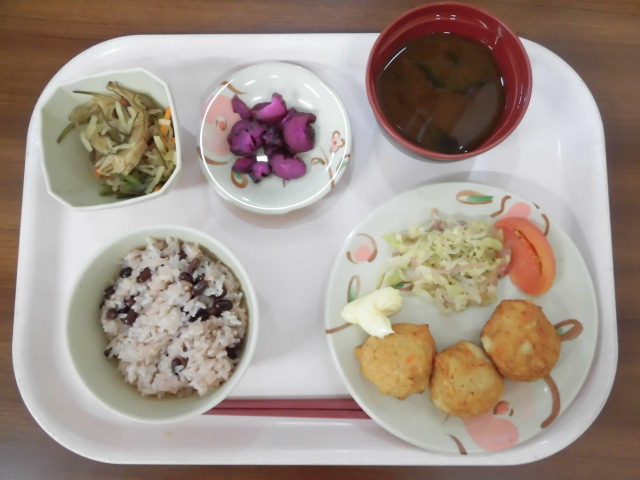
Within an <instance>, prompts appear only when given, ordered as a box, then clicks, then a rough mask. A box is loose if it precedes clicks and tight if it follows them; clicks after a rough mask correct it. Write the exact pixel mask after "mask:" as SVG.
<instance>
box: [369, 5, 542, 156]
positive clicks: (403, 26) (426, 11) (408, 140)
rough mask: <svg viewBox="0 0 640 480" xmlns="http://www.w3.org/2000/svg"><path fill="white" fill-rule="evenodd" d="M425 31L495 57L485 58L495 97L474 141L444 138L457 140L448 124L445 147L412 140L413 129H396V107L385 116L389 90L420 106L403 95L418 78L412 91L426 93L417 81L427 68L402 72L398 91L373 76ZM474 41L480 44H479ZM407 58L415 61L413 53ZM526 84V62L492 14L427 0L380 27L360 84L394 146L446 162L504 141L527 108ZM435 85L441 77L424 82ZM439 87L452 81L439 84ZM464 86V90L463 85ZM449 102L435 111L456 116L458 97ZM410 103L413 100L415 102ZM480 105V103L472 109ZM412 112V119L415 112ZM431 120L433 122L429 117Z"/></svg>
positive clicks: (427, 77)
mask: <svg viewBox="0 0 640 480" xmlns="http://www.w3.org/2000/svg"><path fill="white" fill-rule="evenodd" d="M430 34H439V35H438V36H439V37H440V38H445V41H451V40H456V41H457V40H459V39H457V38H452V37H464V40H463V42H466V44H474V45H475V47H474V48H479V49H480V50H483V51H484V52H485V53H484V54H483V55H484V56H485V57H487V58H489V59H491V58H493V60H495V62H493V61H491V60H489V61H491V63H493V64H494V65H496V64H497V70H496V76H495V80H496V81H495V82H494V85H495V87H496V88H497V89H499V92H500V96H499V101H496V103H495V105H493V107H492V108H494V110H495V113H494V116H493V117H492V123H491V125H489V126H486V127H484V128H485V129H484V130H483V135H481V136H478V137H475V144H472V143H467V144H466V145H460V144H459V143H454V142H453V141H451V142H450V141H449V139H451V138H454V140H455V141H457V140H456V139H455V135H453V133H455V132H454V130H451V132H447V133H445V135H446V139H447V146H446V148H440V144H438V148H436V147H433V146H431V145H429V146H426V145H425V142H423V141H418V140H416V139H417V138H418V137H416V136H415V135H414V136H413V137H410V136H409V135H407V134H406V133H403V132H402V131H401V128H402V126H401V125H400V124H399V122H398V120H397V119H398V116H397V113H396V114H395V115H396V117H394V118H395V119H393V120H391V119H390V114H389V111H390V110H389V108H388V107H385V105H388V102H389V98H390V95H391V96H393V95H395V96H396V98H398V96H401V97H403V100H402V102H404V105H405V106H406V105H409V107H407V108H409V109H411V108H415V109H416V110H418V109H419V108H422V110H421V111H422V112H424V111H425V109H424V107H418V105H419V101H418V100H415V101H414V99H412V98H411V97H410V96H409V97H407V91H409V90H411V91H414V90H416V88H414V87H416V84H420V85H419V88H418V89H417V90H416V91H417V92H418V93H416V94H415V95H422V96H425V95H426V96H428V95H429V94H425V92H424V91H422V90H421V89H423V87H424V85H422V83H423V82H426V83H430V82H431V83H433V82H432V80H433V78H432V77H430V75H431V74H430V73H429V72H427V73H428V74H425V75H423V77H424V78H422V77H420V76H419V75H418V76H416V75H407V76H406V77H405V80H404V81H405V82H409V84H410V87H409V88H407V85H406V83H405V84H404V85H403V86H402V87H400V92H398V91H396V92H395V93H394V92H391V93H390V92H389V91H387V92H385V91H384V88H383V87H381V81H379V77H380V75H382V72H383V71H385V69H387V68H389V65H390V64H391V63H392V61H396V58H399V56H400V55H401V54H402V52H403V51H405V49H406V48H407V45H410V44H411V43H412V42H414V41H415V40H416V39H419V38H423V37H425V36H428V35H430ZM445 35H446V37H445ZM431 38H433V37H431ZM469 40H471V42H469ZM478 43H479V44H481V46H480V47H479V46H478ZM438 48H439V47H436V51H438V52H439V51H440V50H438ZM487 52H488V55H487ZM412 61H413V62H414V64H417V63H416V62H415V59H414V60H412ZM425 68H427V67H425ZM425 68H423V70H424V69H425ZM429 68H430V67H429ZM531 86H532V76H531V64H530V62H529V58H528V56H527V53H526V51H525V49H524V46H523V45H522V43H521V42H520V39H519V38H518V36H517V35H516V34H515V33H514V32H513V31H512V30H511V29H510V28H509V27H507V26H506V25H505V24H504V23H503V22H501V21H500V20H499V19H497V18H496V17H495V16H493V15H492V14H490V13H488V12H486V11H484V10H481V9H479V8H476V7H472V6H469V5H464V4H460V3H432V4H427V5H423V6H420V7H417V8H414V9H412V10H409V11H407V12H406V13H404V14H403V15H401V16H400V17H398V18H397V19H396V20H394V21H393V22H392V23H391V24H390V25H389V26H387V27H386V28H385V29H384V30H383V31H382V33H381V34H380V36H379V37H378V38H377V40H376V41H375V43H374V45H373V48H372V50H371V53H370V55H369V60H368V63H367V69H366V88H367V96H368V98H369V103H370V105H371V108H372V110H373V113H374V115H375V117H376V120H377V121H378V123H379V124H380V126H381V128H382V131H383V133H385V135H386V137H387V138H388V139H389V140H390V141H391V143H392V144H394V145H395V146H396V147H397V148H399V149H400V150H401V151H403V152H404V153H406V154H408V155H410V156H412V157H417V158H419V159H421V160H428V161H429V160H430V161H437V162H452V161H457V160H462V159H465V158H469V157H474V156H476V155H480V154H482V153H484V152H486V151H488V150H490V149H492V148H493V147H495V146H496V145H498V144H500V143H501V142H502V141H504V140H505V139H506V138H507V137H508V136H509V135H510V134H511V133H512V132H513V131H514V130H515V128H516V127H517V126H518V124H519V123H520V121H521V120H522V118H523V116H524V114H525V112H526V110H527V107H528V105H529V100H530V97H531ZM435 87H438V88H441V87H442V82H440V83H438V84H436V83H433V84H430V85H429V86H428V88H435ZM425 88H427V87H425ZM444 88H454V87H453V86H450V85H445V86H444ZM455 88H458V87H455ZM466 92H467V93H466V94H468V93H469V90H467V91H466ZM385 95H386V97H385ZM411 95H414V94H411ZM474 95H475V93H474ZM449 98H450V97H446V99H444V100H443V99H441V100H439V101H440V102H447V101H450V100H449ZM407 99H408V100H407ZM454 103H456V104H455V105H454V104H451V105H448V104H446V103H444V104H442V103H440V105H439V109H440V111H446V112H449V117H451V113H452V112H454V115H458V117H456V118H460V117H461V116H462V115H459V114H458V113H455V112H458V111H459V102H454ZM412 105H415V107H413V106H412ZM456 109H458V110H456ZM480 110H482V108H480V109H478V110H476V111H480ZM485 110H486V109H485ZM414 113H415V112H414ZM472 113H473V112H470V113H467V114H465V115H467V117H466V118H467V120H468V119H469V116H468V115H470V114H472ZM391 115H394V114H391ZM413 118H414V120H415V117H413ZM424 118H425V117H421V120H420V121H422V122H425V125H426V124H428V123H429V122H431V120H430V119H427V120H424ZM403 121H404V120H403ZM431 123H434V124H435V122H431ZM450 123H451V122H449V124H450Z"/></svg>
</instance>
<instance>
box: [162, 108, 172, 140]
mask: <svg viewBox="0 0 640 480" xmlns="http://www.w3.org/2000/svg"><path fill="white" fill-rule="evenodd" d="M164 119H165V120H171V107H167V109H166V110H165V111H164ZM168 131H169V126H168V125H160V133H162V134H166V133H167V132H168Z"/></svg>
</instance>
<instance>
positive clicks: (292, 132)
mask: <svg viewBox="0 0 640 480" xmlns="http://www.w3.org/2000/svg"><path fill="white" fill-rule="evenodd" d="M231 108H232V109H233V111H234V112H235V113H237V114H238V115H239V116H240V120H239V121H238V122H236V123H235V124H234V125H233V126H232V127H231V131H230V132H229V135H228V136H227V142H228V143H229V150H230V151H231V153H233V154H234V155H236V156H238V158H237V159H236V160H235V162H234V164H233V166H232V170H233V171H234V172H239V173H243V174H246V175H249V176H250V177H251V179H252V180H253V181H254V182H255V183H258V182H260V180H262V178H264V177H266V176H268V175H270V174H271V173H273V174H274V175H277V176H278V177H280V178H282V179H284V180H293V179H295V178H299V177H301V176H303V175H304V174H305V173H306V171H307V166H306V164H305V163H304V160H302V159H301V158H300V157H297V156H296V154H297V153H302V152H308V151H309V150H311V149H312V148H313V147H314V144H315V131H314V129H313V126H312V124H313V123H315V121H316V116H315V115H314V114H312V113H304V112H299V111H298V110H296V109H295V108H290V109H287V105H286V103H285V101H284V99H283V98H282V95H280V94H279V93H273V94H272V95H271V101H269V102H262V103H258V104H257V105H254V106H253V107H252V108H249V107H248V106H247V104H246V103H244V101H243V100H241V99H240V97H238V95H235V96H234V97H233V98H232V99H231ZM260 149H263V151H264V154H265V155H266V156H267V161H258V159H257V155H258V153H259V152H258V151H259V150H260Z"/></svg>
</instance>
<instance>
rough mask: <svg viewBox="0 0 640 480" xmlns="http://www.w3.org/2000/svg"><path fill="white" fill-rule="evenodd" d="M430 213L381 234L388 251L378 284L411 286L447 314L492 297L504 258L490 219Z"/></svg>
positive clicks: (493, 300) (416, 292)
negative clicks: (426, 219)
mask: <svg viewBox="0 0 640 480" xmlns="http://www.w3.org/2000/svg"><path fill="white" fill-rule="evenodd" d="M432 213H433V216H432V219H431V220H430V221H429V222H428V223H427V224H426V225H423V226H414V227H411V228H409V229H408V230H407V231H405V232H397V233H390V234H387V235H384V236H383V238H384V239H385V240H386V241H387V242H388V243H389V244H390V245H391V247H392V249H393V255H392V258H391V260H390V261H389V263H388V264H387V266H386V269H385V271H384V273H383V274H382V281H381V283H382V284H383V285H387V286H394V287H396V288H410V290H411V292H412V293H413V294H415V295H418V296H422V297H425V298H428V299H429V300H432V301H434V302H435V304H436V305H437V306H438V307H439V309H440V310H441V311H443V312H447V313H449V312H459V311H462V310H464V309H466V308H467V307H468V306H470V305H487V304H490V303H493V302H495V301H496V300H497V284H498V280H499V279H500V277H502V276H504V275H505V273H506V269H507V266H508V264H509V258H508V256H507V255H505V253H504V249H503V245H502V242H501V241H500V240H499V239H498V238H497V236H496V232H495V231H494V230H493V228H492V227H491V224H490V223H489V222H488V221H483V220H470V221H461V220H457V219H455V218H453V217H450V216H447V217H443V216H440V215H439V213H438V212H437V211H433V212H432Z"/></svg>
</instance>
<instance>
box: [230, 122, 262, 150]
mask: <svg viewBox="0 0 640 480" xmlns="http://www.w3.org/2000/svg"><path fill="white" fill-rule="evenodd" d="M266 130H267V129H266V127H265V126H264V125H262V124H260V123H258V122H254V121H252V120H238V121H237V122H236V123H235V124H234V125H233V127H231V131H230V132H229V135H228V136H227V142H228V143H229V150H231V153H233V154H234V155H238V156H252V155H254V154H255V151H256V150H257V149H259V148H261V147H262V146H263V145H264V140H263V139H262V135H263V133H264V132H265V131H266Z"/></svg>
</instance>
